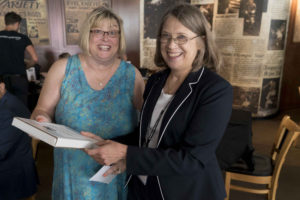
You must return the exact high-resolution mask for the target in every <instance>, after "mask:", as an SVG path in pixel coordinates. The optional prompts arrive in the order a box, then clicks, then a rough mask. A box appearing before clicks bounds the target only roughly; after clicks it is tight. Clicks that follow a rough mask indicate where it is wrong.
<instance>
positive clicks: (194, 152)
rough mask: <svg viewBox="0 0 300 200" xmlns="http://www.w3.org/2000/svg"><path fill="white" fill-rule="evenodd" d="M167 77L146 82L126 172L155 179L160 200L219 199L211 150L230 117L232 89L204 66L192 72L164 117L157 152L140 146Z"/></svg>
mask: <svg viewBox="0 0 300 200" xmlns="http://www.w3.org/2000/svg"><path fill="white" fill-rule="evenodd" d="M169 73H170V70H165V71H162V72H159V73H157V74H154V75H153V76H151V77H150V78H149V80H148V82H147V85H146V89H145V92H144V105H143V108H142V111H141V118H140V127H139V132H138V134H139V135H138V136H136V137H138V138H139V141H138V143H139V147H137V146H128V150H127V157H126V159H127V161H126V162H127V172H128V173H129V174H132V175H149V176H155V177H156V179H157V182H156V183H155V184H157V185H158V187H159V190H160V194H161V197H162V199H165V200H182V199H186V198H188V199H189V200H201V199H203V200H221V199H222V200H223V199H224V197H225V196H226V193H225V188H224V181H223V177H222V173H221V170H220V167H219V164H218V161H217V158H216V155H215V151H216V148H217V146H218V144H219V142H220V140H221V138H222V136H223V133H224V131H225V128H226V126H227V123H228V121H229V118H230V115H231V110H232V98H233V97H232V96H233V95H232V87H231V85H230V84H229V83H228V82H227V81H226V80H224V79H223V78H221V77H220V76H219V75H217V74H216V73H214V72H212V71H210V70H209V69H207V68H205V67H202V68H201V69H200V70H198V71H196V72H191V73H190V74H189V75H188V76H187V78H186V79H185V81H184V82H183V83H182V85H181V86H180V87H179V89H178V90H177V92H176V94H175V97H174V99H173V101H172V102H171V104H170V105H169V107H168V109H167V111H166V113H165V115H164V117H163V120H162V124H161V127H160V133H159V139H158V144H157V148H156V149H151V148H142V147H141V145H142V144H143V143H144V141H145V134H146V130H147V127H148V124H149V123H150V120H151V116H152V112H153V109H154V107H155V104H156V102H157V100H158V98H159V96H160V93H161V90H162V88H163V87H164V85H165V82H166V79H167V77H168V75H169ZM129 181H130V177H129ZM147 186H149V185H148V184H147ZM149 187H151V186H149Z"/></svg>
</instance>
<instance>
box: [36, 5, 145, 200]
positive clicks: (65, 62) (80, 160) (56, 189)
mask: <svg viewBox="0 0 300 200" xmlns="http://www.w3.org/2000/svg"><path fill="white" fill-rule="evenodd" d="M80 47H81V49H82V52H83V53H80V54H77V55H73V56H71V57H69V58H62V59H58V60H57V61H56V62H55V63H54V64H53V65H52V66H51V68H50V70H49V72H48V75H47V77H46V79H45V82H44V85H43V88H42V91H41V94H40V97H39V100H38V103H37V106H36V108H35V109H34V111H33V114H32V116H31V118H33V119H35V120H37V121H46V122H52V121H54V122H56V123H58V124H63V125H66V126H69V127H71V128H73V129H75V130H77V131H81V130H86V131H91V132H94V133H97V135H99V136H101V137H102V138H105V139H113V138H117V137H118V136H120V137H121V136H123V135H126V134H128V133H130V132H132V131H133V130H134V128H135V127H136V125H137V110H140V109H141V105H142V99H143V98H142V94H143V91H144V82H143V78H142V76H141V74H140V73H139V71H138V70H137V69H136V68H135V67H134V66H133V65H131V64H129V63H127V62H125V61H124V60H121V59H120V58H122V57H123V55H124V54H125V36H124V30H123V22H122V20H121V19H120V17H118V16H117V15H116V14H114V13H113V12H112V11H111V10H109V9H107V8H105V7H99V8H96V9H95V10H93V11H92V12H91V13H90V14H89V15H88V16H87V19H86V21H85V22H84V26H83V28H82V30H81V34H80ZM101 167H102V166H101V165H99V163H97V162H96V161H94V160H93V159H92V158H91V157H90V156H88V155H86V154H85V153H84V152H83V151H82V150H77V149H60V148H57V149H54V175H53V186H52V199H54V200H71V199H80V200H84V199H101V200H111V199H119V200H122V199H126V198H127V192H126V190H124V189H123V188H124V185H125V179H126V173H122V174H119V175H118V176H117V177H116V178H114V179H113V180H112V182H111V183H110V184H105V183H99V182H91V181H89V179H90V178H91V177H92V176H93V175H94V174H95V173H96V172H97V171H98V170H99V169H100V168H101Z"/></svg>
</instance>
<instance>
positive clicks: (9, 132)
mask: <svg viewBox="0 0 300 200" xmlns="http://www.w3.org/2000/svg"><path fill="white" fill-rule="evenodd" d="M15 116H18V117H25V118H29V117H30V112H29V110H28V109H27V108H26V106H25V105H24V104H23V103H22V102H21V101H20V100H19V99H17V98H16V97H15V96H13V95H12V94H10V93H8V92H7V93H6V94H5V95H4V96H3V97H2V98H1V99H0V199H20V198H25V197H29V196H31V195H33V194H34V193H35V192H36V191H37V182H38V177H37V173H36V168H35V163H34V160H33V157H32V148H31V138H30V137H29V136H28V135H27V134H26V133H23V132H22V131H20V130H19V129H17V128H15V127H13V126H12V125H11V123H12V119H13V117H15Z"/></svg>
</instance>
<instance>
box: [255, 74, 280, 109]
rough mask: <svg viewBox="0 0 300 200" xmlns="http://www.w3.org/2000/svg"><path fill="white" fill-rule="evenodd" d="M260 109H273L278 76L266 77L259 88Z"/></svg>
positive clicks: (276, 93) (276, 94)
mask: <svg viewBox="0 0 300 200" xmlns="http://www.w3.org/2000/svg"><path fill="white" fill-rule="evenodd" d="M261 90H262V91H261V99H260V108H261V109H266V110H268V109H275V108H277V102H278V90H279V78H266V79H264V80H263V83H262V88H261Z"/></svg>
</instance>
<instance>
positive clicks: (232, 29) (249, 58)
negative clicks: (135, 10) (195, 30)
mask: <svg viewBox="0 0 300 200" xmlns="http://www.w3.org/2000/svg"><path fill="white" fill-rule="evenodd" d="M176 2H188V3H191V4H193V5H195V6H196V7H198V8H199V10H200V11H201V12H202V13H203V14H204V15H205V16H206V19H207V21H208V22H209V23H210V26H211V30H212V32H213V34H214V36H215V39H216V43H217V46H218V49H219V50H220V52H221V55H222V57H223V61H224V66H223V67H222V69H221V70H220V72H218V73H219V74H220V75H221V76H222V77H223V78H225V79H226V80H228V81H229V82H230V83H231V84H232V86H233V90H234V102H233V107H234V108H236V109H243V110H248V111H251V112H252V116H253V117H266V116H270V115H272V114H275V113H276V112H277V111H278V109H279V97H280V87H281V77H282V71H283V70H282V69H283V64H284V54H285V44H286V38H287V29H288V27H287V26H288V19H289V14H290V3H291V1H290V0H185V1H184V0H176ZM176 2H174V1H172V0H141V2H140V5H141V13H140V19H141V20H140V22H141V24H140V29H141V30H140V49H141V51H140V59H141V60H140V64H141V68H147V69H149V70H151V71H156V70H158V69H157V67H156V66H155V64H154V61H153V58H154V54H155V46H156V39H155V38H156V35H157V29H158V24H159V22H160V19H161V17H162V14H163V13H164V12H165V11H166V9H167V8H169V7H170V6H172V5H174V4H175V3H176ZM153 13H155V14H153Z"/></svg>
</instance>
